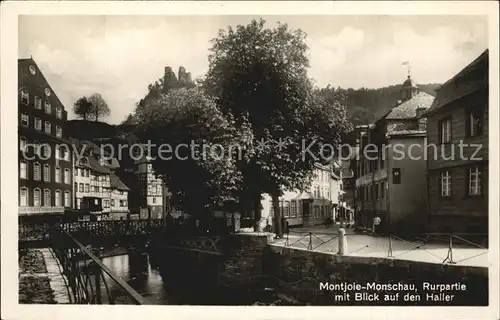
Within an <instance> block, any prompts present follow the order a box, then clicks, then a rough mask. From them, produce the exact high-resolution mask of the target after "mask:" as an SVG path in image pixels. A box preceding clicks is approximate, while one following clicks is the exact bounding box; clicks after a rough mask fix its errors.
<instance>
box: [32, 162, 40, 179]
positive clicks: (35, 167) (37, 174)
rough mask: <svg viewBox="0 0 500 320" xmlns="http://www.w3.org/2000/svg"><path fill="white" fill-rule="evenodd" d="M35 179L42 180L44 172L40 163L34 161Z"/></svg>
mask: <svg viewBox="0 0 500 320" xmlns="http://www.w3.org/2000/svg"><path fill="white" fill-rule="evenodd" d="M33 179H34V180H38V181H40V180H41V179H42V174H41V172H40V164H39V163H34V164H33Z"/></svg>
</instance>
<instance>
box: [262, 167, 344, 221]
mask: <svg viewBox="0 0 500 320" xmlns="http://www.w3.org/2000/svg"><path fill="white" fill-rule="evenodd" d="M339 172H340V171H339V170H338V165H337V164H334V165H332V166H323V165H320V164H317V165H316V169H315V170H314V177H313V180H312V181H311V186H310V187H309V189H308V190H303V191H300V190H293V191H285V192H284V193H283V195H282V196H281V197H280V198H279V201H280V203H279V207H280V210H281V216H282V217H284V218H285V219H286V220H287V221H288V224H289V226H299V225H317V224H322V223H324V222H325V219H326V218H328V217H330V218H332V219H333V218H334V217H335V213H336V210H337V207H338V206H339V204H340V202H341V196H342V194H343V191H342V178H341V177H340V176H339V175H338V174H339ZM261 204H262V222H261V227H262V226H265V224H269V225H272V223H273V221H272V218H273V216H274V211H273V206H272V200H271V197H270V195H268V194H264V195H263V200H262V201H261Z"/></svg>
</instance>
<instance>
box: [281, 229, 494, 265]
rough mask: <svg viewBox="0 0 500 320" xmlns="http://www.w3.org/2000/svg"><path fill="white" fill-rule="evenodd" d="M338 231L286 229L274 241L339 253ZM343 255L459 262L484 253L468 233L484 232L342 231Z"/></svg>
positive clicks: (483, 247)
mask: <svg viewBox="0 0 500 320" xmlns="http://www.w3.org/2000/svg"><path fill="white" fill-rule="evenodd" d="M340 237H341V236H340V235H339V234H334V233H326V232H300V231H290V232H289V233H288V234H285V235H284V237H283V238H282V239H278V240H276V241H275V242H274V243H275V244H276V245H283V246H285V247H292V248H298V249H306V250H309V251H320V252H326V253H333V254H339V248H340V246H339V241H340ZM343 237H344V243H345V249H344V250H345V252H344V253H343V254H344V255H355V256H366V257H377V258H389V259H394V258H398V259H405V260H414V261H426V262H432V263H441V264H452V265H454V264H461V263H462V264H463V263H464V262H466V261H468V262H469V263H470V262H471V260H472V259H475V258H479V257H481V256H484V255H486V254H487V253H488V248H487V246H486V245H484V244H479V243H476V242H474V241H471V240H470V239H467V238H468V237H476V238H477V237H483V238H486V237H487V235H486V234H467V233H426V234H423V235H420V236H412V237H405V238H402V237H401V236H397V235H393V234H391V235H388V236H372V235H364V234H357V233H346V234H345V235H344V236H343ZM473 264H475V265H481V266H482V265H486V264H487V261H479V260H476V261H475V262H474V263H473Z"/></svg>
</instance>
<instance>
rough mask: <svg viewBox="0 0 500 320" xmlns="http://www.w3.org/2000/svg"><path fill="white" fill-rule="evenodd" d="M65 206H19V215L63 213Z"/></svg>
mask: <svg viewBox="0 0 500 320" xmlns="http://www.w3.org/2000/svg"><path fill="white" fill-rule="evenodd" d="M63 213H64V207H62V206H60V207H19V215H23V216H31V215H39V214H63Z"/></svg>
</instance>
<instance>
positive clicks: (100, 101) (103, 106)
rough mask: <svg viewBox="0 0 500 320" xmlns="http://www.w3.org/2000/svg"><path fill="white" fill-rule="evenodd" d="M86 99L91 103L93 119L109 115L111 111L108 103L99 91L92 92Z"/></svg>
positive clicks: (97, 119) (96, 119)
mask: <svg viewBox="0 0 500 320" xmlns="http://www.w3.org/2000/svg"><path fill="white" fill-rule="evenodd" d="M87 100H88V101H89V102H90V103H91V104H92V111H93V112H92V113H93V116H94V120H95V121H99V119H101V118H105V117H107V116H109V114H110V113H111V111H110V109H109V106H108V104H107V103H106V101H105V100H104V98H103V97H102V95H101V94H100V93H94V94H92V95H91V96H90V97H88V98H87Z"/></svg>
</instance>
